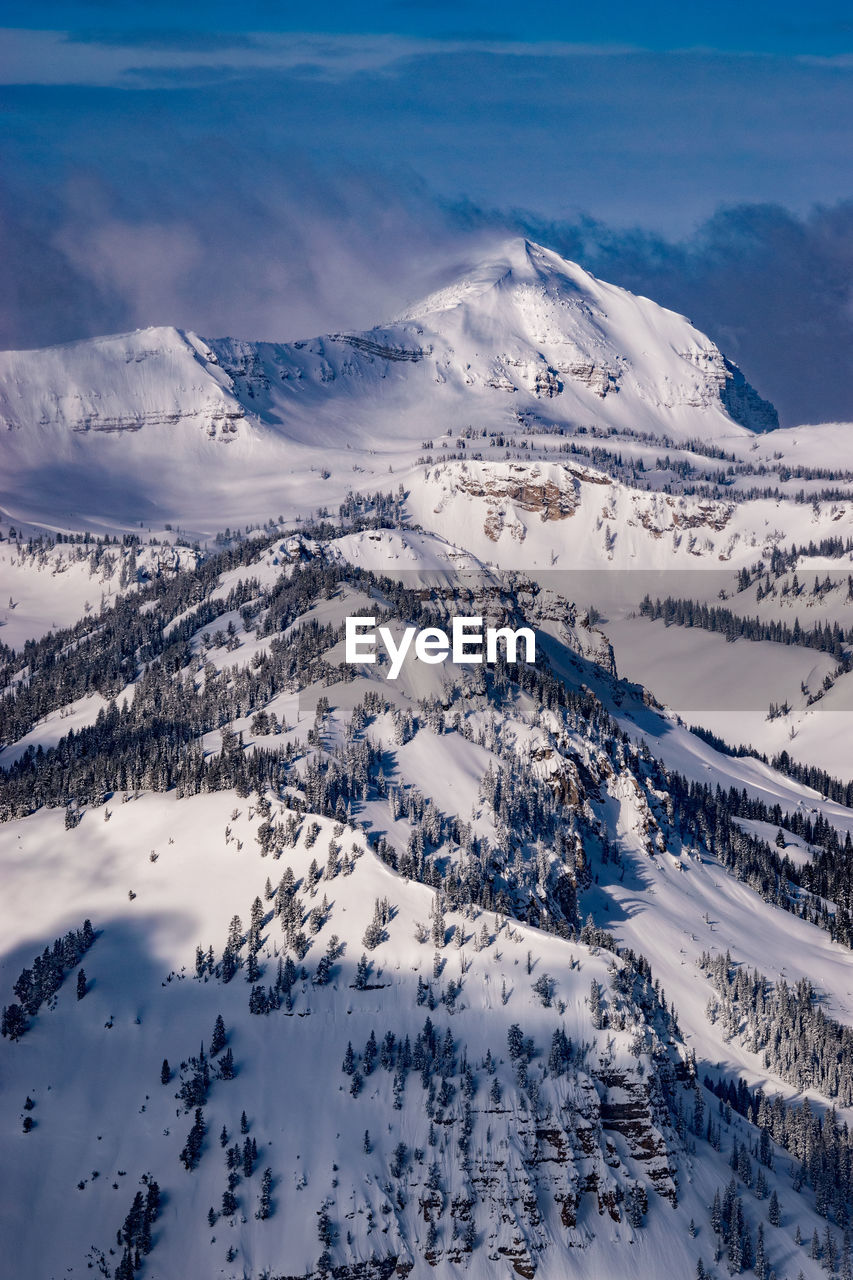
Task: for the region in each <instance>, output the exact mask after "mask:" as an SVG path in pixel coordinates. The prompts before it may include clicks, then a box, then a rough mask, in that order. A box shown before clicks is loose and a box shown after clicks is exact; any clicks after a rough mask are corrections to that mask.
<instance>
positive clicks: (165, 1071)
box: [160, 1058, 172, 1084]
mask: <svg viewBox="0 0 853 1280" xmlns="http://www.w3.org/2000/svg"><path fill="white" fill-rule="evenodd" d="M171 1078H172V1068H171V1067H170V1066H169V1059H168V1058H164V1059H163V1065H162V1067H161V1068H160V1083H161V1084H168V1083H169V1081H170V1080H171Z"/></svg>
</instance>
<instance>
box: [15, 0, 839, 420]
mask: <svg viewBox="0 0 853 1280" xmlns="http://www.w3.org/2000/svg"><path fill="white" fill-rule="evenodd" d="M845 10H846V11H845ZM178 20H180V24H181V25H180V28H179V27H177V26H176V22H177V21H178ZM0 26H5V27H6V31H5V33H4V35H3V38H2V40H0V109H1V110H2V112H3V121H4V127H3V129H2V131H0V166H2V169H0V172H2V175H3V177H2V186H0V252H3V254H4V258H5V260H6V262H7V263H8V262H10V261H11V262H12V263H13V267H12V270H11V273H10V275H9V277H8V278H7V283H6V296H5V299H4V300H2V301H0V345H6V346H12V345H16V346H17V345H35V344H39V343H43V342H49V341H56V340H65V339H68V338H73V337H76V336H86V335H88V334H91V333H94V332H99V331H101V332H102V331H105V330H107V329H115V328H120V327H131V326H132V325H139V324H146V323H154V322H174V323H178V324H181V325H184V326H187V327H194V328H197V329H199V330H200V331H202V332H205V331H206V332H208V333H211V334H213V333H220V332H224V331H230V332H236V333H240V334H243V335H245V336H247V337H269V338H275V337H281V338H289V337H295V336H299V335H303V336H304V335H305V334H310V333H312V332H315V331H320V330H323V329H330V328H355V327H366V326H367V325H369V324H370V323H373V322H375V321H377V320H379V319H381V318H383V317H384V316H386V315H387V314H390V313H392V312H393V311H395V310H396V309H398V307H400V306H402V305H403V304H405V303H407V302H408V301H410V300H411V299H412V298H413V297H416V296H417V295H418V293H419V292H421V291H422V290H423V289H426V288H427V287H429V286H431V285H432V283H434V278H435V277H436V274H437V273H438V274H440V273H441V272H442V271H444V270H447V269H450V268H451V267H452V265H453V263H454V262H456V261H457V259H458V260H461V259H462V258H464V257H466V256H470V255H471V254H472V253H474V252H476V251H478V249H479V246H480V245H481V244H488V243H489V242H490V241H493V240H494V239H495V238H496V237H498V236H499V235H502V234H506V232H507V231H517V230H528V229H532V230H535V231H536V232H537V234H540V236H541V238H543V239H549V240H550V242H551V243H554V244H556V245H558V247H561V248H563V250H564V251H566V252H571V253H573V254H574V255H575V256H577V257H579V258H580V259H581V260H582V261H584V263H585V264H586V265H588V266H590V267H591V268H592V269H595V270H598V271H599V272H600V273H601V274H606V273H608V272H609V274H610V276H611V278H613V279H617V280H620V281H621V282H624V283H626V284H629V285H630V287H635V288H638V289H642V290H644V291H646V292H648V293H650V294H651V296H657V297H659V298H660V300H661V301H664V302H666V303H667V304H668V305H674V306H678V307H679V308H680V309H686V310H689V311H690V313H691V314H692V316H693V318H694V319H695V320H696V321H697V323H702V324H703V326H704V327H706V328H707V329H708V330H709V331H710V332H712V336H714V337H716V338H718V340H721V341H723V342H724V345H725V346H726V347H727V349H728V350H729V351H730V353H731V354H732V355H733V356H734V358H735V359H739V360H740V361H741V363H743V364H744V365H745V367H746V372H747V373H748V374H752V375H753V377H755V372H756V369H757V373H758V377H757V379H756V380H758V381H759V382H760V383H761V384H762V385H761V389H762V390H763V391H764V392H765V393H766V394H771V395H775V396H776V398H777V399H778V398H780V396H781V400H782V402H783V412H784V407H785V405H786V404H787V405H789V406H790V414H792V415H794V416H800V417H802V416H803V415H805V414H806V413H807V411H808V409H809V408H810V407H811V404H812V401H811V400H810V399H809V396H812V397H813V396H814V395H815V394H818V393H819V395H820V397H821V402H820V405H819V406H818V407H819V413H820V415H822V416H826V415H827V414H830V413H831V414H838V413H840V412H841V411H842V410H843V409H844V408H845V406H846V405H847V404H848V402H849V414H850V416H851V417H853V376H851V375H850V374H849V373H848V374H845V380H844V384H843V394H842V393H839V392H837V391H836V392H834V393H833V394H832V395H830V394H829V392H828V391H827V390H826V389H825V387H824V384H825V382H826V374H827V370H826V369H824V368H821V376H820V377H818V375H817V374H815V375H814V386H813V387H806V388H805V390H804V391H803V392H802V393H798V392H797V390H796V387H795V385H794V374H793V372H792V369H793V366H792V363H791V347H792V345H794V344H797V345H799V348H800V349H801V350H803V349H805V346H808V348H809V368H813V369H816V368H817V366H818V365H821V363H822V361H823V360H824V359H825V356H824V352H825V349H826V346H827V343H830V345H831V346H832V350H833V353H835V354H837V355H838V358H845V359H846V360H847V362H848V368H849V359H850V357H849V356H847V355H846V354H845V353H846V352H847V351H849V350H851V349H853V347H851V345H850V344H849V337H850V336H853V335H851V333H850V325H851V317H853V303H851V293H850V283H849V281H850V268H851V262H853V250H851V247H850V246H851V239H850V235H851V233H850V231H849V230H848V221H849V222H850V224H851V226H853V212H851V205H850V201H851V200H853V174H851V163H850V157H851V156H853V20H851V16H850V12H849V5H846V6H843V5H841V4H835V3H818V4H814V5H811V6H809V7H806V6H802V5H791V4H784V3H782V4H773V5H770V4H764V3H762V4H755V3H752V4H750V3H745V4H743V3H742V4H735V3H731V2H730V0H718V2H717V3H713V4H704V5H692V6H687V5H684V4H683V3H681V4H675V3H668V2H667V3H655V2H652V3H647V4H645V5H639V4H636V3H633V4H628V3H609V4H608V3H605V4H597V5H588V4H587V5H583V6H579V5H571V4H562V5H558V4H543V3H536V2H535V0H534V2H532V3H526V4H524V5H519V4H517V3H516V4H506V3H501V2H500V0H499V2H497V3H493V4H489V5H485V4H480V3H477V4H472V3H467V4H466V3H464V0H462V2H455V3H452V4H451V3H443V2H442V3H431V4H425V3H409V2H408V0H406V2H403V3H400V2H397V3H393V4H392V3H388V4H355V3H352V4H351V3H334V4H327V5H325V6H315V7H314V8H313V9H307V8H301V7H297V6H293V5H286V4H283V3H280V2H279V3H271V2H269V0H247V2H246V3H242V4H240V5H234V4H233V3H229V4H227V5H226V4H224V3H220V2H219V0H211V3H208V4H205V5H204V6H201V5H194V4H189V5H188V4H184V5H182V6H180V8H177V7H176V6H174V4H173V3H170V4H165V3H160V0H147V3H145V4H144V5H143V4H137V3H136V2H135V0H124V2H123V3H122V4H119V5H116V4H114V3H106V2H104V3H88V4H76V3H61V4H59V3H55V2H53V0H47V2H46V3H45V2H43V3H41V4H40V5H39V6H38V11H37V13H35V12H34V6H32V5H31V4H28V5H26V6H25V5H23V4H19V3H17V2H16V0H14V2H10V0H5V2H4V3H0ZM309 27H310V29H307V28H309ZM780 254H786V255H792V254H796V261H794V260H792V259H791V258H790V256H789V257H788V258H786V259H784V260H781V261H780V260H779V255H780ZM806 269H807V271H808V274H806V275H804V272H805V271H806ZM780 281H787V282H788V283H787V286H784V285H782V284H780ZM723 282H725V286H724V287H723ZM756 289H758V290H760V291H763V296H765V297H766V299H767V302H766V307H765V311H764V312H762V311H761V310H760V309H759V311H758V312H756V308H755V300H754V297H753V295H754V294H755V291H756ZM816 289H818V296H817V297H814V296H812V295H813V294H814V293H815V290H816ZM806 293H808V295H809V296H808V298H806ZM804 312H805V313H806V314H807V315H808V319H807V320H806V319H804V318H803V313H804ZM768 325H770V331H769V332H768V334H767V335H766V336H762V335H763V333H764V331H765V330H767V326H768ZM785 326H787V328H785ZM759 331H761V332H759ZM845 343H846V344H847V345H846V346H845V345H844V344H845ZM775 351H781V352H782V353H783V354H782V355H781V356H777V357H775V363H774V355H773V353H774V352H775ZM750 364H751V366H752V367H750ZM830 368H831V369H835V366H834V365H831V366H830ZM837 380H838V379H837V370H836V376H835V381H836V382H837ZM798 397H799V398H798Z"/></svg>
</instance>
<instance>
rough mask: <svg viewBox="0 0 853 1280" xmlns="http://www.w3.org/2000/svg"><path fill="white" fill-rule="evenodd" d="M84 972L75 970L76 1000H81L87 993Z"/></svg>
mask: <svg viewBox="0 0 853 1280" xmlns="http://www.w3.org/2000/svg"><path fill="white" fill-rule="evenodd" d="M87 989H88V988H87V987H86V972H85V970H84V969H78V970H77V999H78V1000H82V999H83V997H84V995H85V994H86V991H87Z"/></svg>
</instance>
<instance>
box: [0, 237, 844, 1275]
mask: <svg viewBox="0 0 853 1280" xmlns="http://www.w3.org/2000/svg"><path fill="white" fill-rule="evenodd" d="M0 419H2V425H3V430H2V432H0V503H2V510H0V875H1V876H2V883H3V889H4V892H3V894H2V895H0V936H2V938H3V944H2V947H0V986H2V994H0V1007H2V1008H3V1015H2V1028H0V1029H2V1032H3V1038H2V1039H0V1134H2V1141H3V1143H4V1150H6V1152H7V1159H6V1160H5V1161H4V1162H3V1173H2V1175H0V1181H2V1186H0V1280H5V1277H6V1276H8V1277H9V1280H12V1278H13V1277H14V1280H19V1278H20V1277H21V1276H25V1277H27V1280H29V1277H31V1276H32V1277H33V1278H34V1280H35V1278H36V1277H38V1280H41V1277H45V1280H47V1277H51V1278H54V1277H56V1278H58V1277H59V1276H65V1277H67V1278H68V1277H70V1278H71V1280H73V1277H74V1276H77V1275H80V1274H95V1275H101V1276H104V1277H108V1278H109V1280H133V1277H134V1276H138V1277H139V1280H209V1277H210V1276H222V1277H226V1278H227V1280H332V1278H333V1280H390V1278H391V1277H392V1276H399V1277H405V1276H412V1277H414V1278H415V1280H420V1277H425V1276H430V1277H436V1280H449V1278H450V1277H458V1276H460V1275H466V1276H470V1277H472V1280H492V1277H495V1276H498V1277H507V1278H508V1277H510V1276H521V1277H525V1278H526V1280H530V1278H531V1277H533V1276H537V1277H540V1280H551V1278H553V1280H558V1278H559V1280H563V1277H565V1276H566V1275H577V1276H579V1277H583V1278H585V1280H622V1278H623V1277H624V1280H657V1277H658V1276H659V1275H661V1274H671V1275H673V1276H677V1277H681V1276H684V1277H692V1276H697V1277H699V1280H703V1278H704V1277H710V1278H711V1280H723V1276H725V1275H728V1274H738V1273H740V1272H743V1271H746V1272H750V1273H753V1274H754V1275H755V1276H756V1277H758V1280H770V1277H771V1276H774V1275H775V1276H776V1277H777V1280H781V1278H782V1277H783V1276H787V1277H788V1278H789V1280H793V1277H795V1276H797V1275H802V1276H803V1277H804V1278H807V1280H817V1277H818V1276H821V1275H826V1274H827V1273H828V1272H829V1273H832V1272H838V1273H840V1275H841V1277H842V1278H843V1280H849V1276H850V1274H851V1258H850V1245H849V1240H848V1238H847V1231H848V1224H849V1222H850V1217H851V1214H853V1140H851V1136H850V1135H851V1132H853V997H851V992H850V988H849V985H848V984H849V973H850V957H851V948H853V902H851V894H850V862H851V858H853V784H851V783H850V782H848V781H847V780H848V779H849V778H850V777H851V776H853V748H851V745H850V744H851V742H853V734H851V732H850V724H851V721H850V714H851V711H850V708H851V706H853V460H851V459H850V450H851V443H850V438H849V434H850V433H849V429H848V428H847V427H845V426H844V425H838V424H834V425H825V426H823V427H818V428H801V429H798V430H796V431H793V430H787V431H779V430H777V429H775V427H776V422H775V415H774V414H773V411H772V409H771V408H770V407H769V406H768V405H767V404H766V403H765V402H763V401H761V400H760V399H759V397H758V396H757V395H756V393H755V392H754V391H752V389H751V388H749V386H748V384H746V383H745V381H744V380H743V379H742V376H741V375H740V373H739V372H738V371H737V370H736V369H734V367H733V366H731V365H730V364H729V363H728V362H727V361H726V360H725V358H724V357H723V355H722V354H721V353H720V352H719V351H718V350H717V348H716V347H714V345H713V344H712V343H710V342H709V341H708V339H707V338H705V337H703V336H702V335H701V334H699V333H698V332H697V331H696V330H695V329H693V327H692V326H691V325H690V324H689V323H688V322H687V321H686V320H684V319H683V318H682V317H679V316H676V315H673V314H672V313H671V312H667V311H664V310H663V309H662V308H660V307H658V306H656V305H655V304H654V303H652V302H650V301H649V300H647V299H643V298H634V297H632V296H631V295H630V294H628V293H626V292H625V291H624V290H620V289H617V288H614V287H613V286H610V285H606V284H603V283H602V282H600V281H598V280H595V279H594V278H593V277H591V276H589V275H588V274H587V273H585V272H583V271H582V270H581V269H580V268H578V267H576V266H575V265H573V264H571V263H568V262H565V261H564V260H562V259H560V258H559V257H557V255H555V254H553V253H550V252H549V251H547V250H545V249H541V248H539V247H538V246H536V245H532V244H530V243H528V242H525V241H513V242H510V243H509V244H507V245H505V246H503V247H502V248H501V249H500V251H499V252H497V253H496V254H495V255H493V256H492V257H490V258H489V260H488V261H486V262H482V263H479V264H477V265H475V266H474V267H473V268H471V269H467V270H465V271H462V272H455V273H453V276H452V281H451V283H450V284H449V285H447V287H445V288H443V289H442V290H440V291H439V292H438V293H436V294H434V295H432V296H431V297H430V298H428V299H427V300H426V301H424V302H422V303H420V304H418V305H416V306H413V307H411V308H409V309H408V310H407V311H406V313H405V314H404V315H402V316H400V317H398V318H397V319H396V320H395V321H394V322H393V323H391V324H388V325H385V326H382V327H380V328H377V329H375V330H371V331H370V332H368V333H364V334H348V335H343V334H339V335H334V336H327V337H324V338H322V339H315V340H313V341H310V342H305V343H291V344H288V345H274V344H264V343H244V342H239V341H235V340H232V339H223V340H217V341H212V340H202V339H200V338H198V337H196V336H194V335H192V334H187V333H181V332H179V331H178V330H175V329H168V328H163V329H155V330H146V331H144V332H140V333H136V334H130V335H124V336H121V337H113V338H105V339H100V340H97V341H94V342H87V343H79V344H74V345H72V346H68V347H62V348H54V349H51V350H48V351H43V352H12V353H7V354H6V355H5V356H2V357H0ZM140 526H141V527H140ZM226 526H230V527H226ZM214 535H215V536H214ZM7 599H8V603H6V602H7ZM354 613H362V614H365V613H368V614H371V615H376V616H377V617H378V619H379V620H381V621H383V622H385V623H387V625H388V626H389V627H390V628H391V629H392V632H395V633H397V634H399V633H400V631H401V629H402V628H403V627H404V626H408V625H411V626H416V627H423V626H438V625H441V626H443V625H447V624H448V623H449V619H450V617H451V616H453V615H456V614H463V615H467V616H472V615H473V616H478V617H483V618H484V619H486V620H487V621H488V622H490V623H493V624H501V625H505V624H508V623H511V624H512V625H514V626H517V625H521V624H524V625H527V626H529V627H530V628H532V629H534V631H535V634H536V645H537V657H536V661H535V663H532V664H529V665H525V664H522V665H521V666H514V665H512V664H511V663H503V662H499V663H497V664H496V665H494V666H474V667H472V666H468V665H462V664H459V665H456V666H453V665H452V664H448V665H447V666H438V665H432V664H429V663H427V662H423V661H419V660H416V659H410V660H407V661H406V663H405V664H404V667H403V670H402V672H401V674H400V677H399V679H395V680H393V681H391V680H388V679H386V675H387V672H388V668H387V663H382V662H379V663H376V664H368V663H365V664H357V665H355V666H353V665H350V664H347V663H346V662H345V661H344V657H345V652H344V620H345V618H346V617H348V616H351V615H352V614H354ZM685 721H688V722H689V723H690V724H693V725H695V726H696V728H695V729H694V730H691V729H690V728H688V725H687V723H685ZM741 744H751V747H752V750H747V747H746V745H744V746H743V747H741ZM733 748H740V749H739V750H737V751H735V750H734V749H733ZM47 1224H49V1230H47V1229H46V1226H47Z"/></svg>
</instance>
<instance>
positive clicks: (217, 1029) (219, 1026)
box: [210, 1013, 226, 1057]
mask: <svg viewBox="0 0 853 1280" xmlns="http://www.w3.org/2000/svg"><path fill="white" fill-rule="evenodd" d="M225 1040H226V1035H225V1022H224V1021H223V1018H222V1014H221V1013H218V1014H217V1015H216V1022H215V1023H214V1024H213V1035H212V1036H211V1037H210V1055H211V1057H216V1055H217V1053H219V1051H220V1049H224V1048H225Z"/></svg>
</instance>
